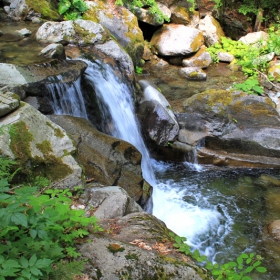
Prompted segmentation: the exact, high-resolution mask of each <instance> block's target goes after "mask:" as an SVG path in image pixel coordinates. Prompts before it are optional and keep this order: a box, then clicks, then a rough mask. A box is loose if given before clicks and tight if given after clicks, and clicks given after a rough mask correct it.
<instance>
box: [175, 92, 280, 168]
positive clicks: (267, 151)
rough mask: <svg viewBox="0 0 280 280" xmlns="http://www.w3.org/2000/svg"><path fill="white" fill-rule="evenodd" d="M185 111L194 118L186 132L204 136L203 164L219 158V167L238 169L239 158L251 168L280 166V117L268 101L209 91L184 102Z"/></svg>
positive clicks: (186, 126)
mask: <svg viewBox="0 0 280 280" xmlns="http://www.w3.org/2000/svg"><path fill="white" fill-rule="evenodd" d="M184 108H185V114H187V116H191V118H192V121H191V122H185V127H184V129H187V130H189V131H190V132H194V133H201V132H203V133H204V135H205V137H204V141H205V148H199V151H200V153H201V160H202V159H203V157H204V159H205V162H206V161H207V160H206V158H208V159H209V162H208V163H210V162H213V161H215V160H214V158H215V156H214V154H217V159H218V161H217V162H216V164H223V165H233V164H234V162H235V161H236V163H235V164H236V165H238V158H239V160H240V161H239V164H240V165H242V164H244V166H248V167H249V166H267V167H269V166H272V167H276V166H279V164H280V160H279V155H280V150H279V147H280V142H279V139H280V129H279V124H280V123H279V122H280V117H279V115H278V113H277V111H276V108H275V105H274V103H273V102H272V101H271V100H270V99H269V98H266V97H260V96H253V95H247V94H245V93H242V92H237V91H224V90H220V91H219V90H208V91H205V92H203V93H200V94H197V95H194V96H192V97H190V98H189V99H187V100H185V102H184ZM263 116H266V117H265V118H264V117H263ZM177 118H179V117H177ZM179 122H180V120H179ZM180 123H181V122H180ZM209 150H210V151H209ZM211 158H212V159H211ZM245 162H247V164H246V163H245Z"/></svg>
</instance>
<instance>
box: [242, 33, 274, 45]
mask: <svg viewBox="0 0 280 280" xmlns="http://www.w3.org/2000/svg"><path fill="white" fill-rule="evenodd" d="M268 37H269V35H268V34H267V33H266V32H264V31H259V32H252V33H248V34H247V35H245V36H243V37H241V38H240V39H239V40H238V41H240V42H242V43H244V44H246V45H252V44H256V43H258V42H262V41H266V40H267V39H268Z"/></svg>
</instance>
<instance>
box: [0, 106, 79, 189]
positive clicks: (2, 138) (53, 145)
mask: <svg viewBox="0 0 280 280" xmlns="http://www.w3.org/2000/svg"><path fill="white" fill-rule="evenodd" d="M0 125H1V126H2V130H3V134H2V135H0V151H1V155H2V156H7V157H10V158H13V159H15V160H16V162H17V163H18V165H19V166H20V167H21V168H20V170H19V171H18V173H17V176H23V177H24V178H25V179H26V178H29V177H33V178H35V177H36V176H38V175H40V176H44V177H47V178H49V179H50V180H51V181H53V182H54V183H55V186H56V187H61V188H72V187H74V186H77V185H81V184H82V168H81V167H80V166H79V165H78V164H77V162H76V161H75V159H74V158H73V156H72V155H71V154H72V153H74V152H75V147H74V146H73V143H72V140H71V139H70V138H69V137H68V135H67V134H66V132H65V131H64V130H63V129H62V128H61V127H59V126H58V125H56V124H54V123H52V122H51V121H50V120H49V119H48V118H47V117H45V116H44V115H42V114H41V113H40V112H38V111H37V110H36V109H34V108H33V107H32V106H30V105H28V104H26V103H22V104H21V106H20V107H19V108H18V109H17V110H15V111H14V112H13V113H10V114H9V115H7V116H6V117H3V118H1V119H0ZM23 181H24V180H23Z"/></svg>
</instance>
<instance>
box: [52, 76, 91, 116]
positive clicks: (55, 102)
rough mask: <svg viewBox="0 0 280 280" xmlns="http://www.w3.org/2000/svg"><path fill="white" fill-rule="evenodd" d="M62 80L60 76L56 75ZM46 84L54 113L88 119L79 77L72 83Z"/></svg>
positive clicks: (53, 82)
mask: <svg viewBox="0 0 280 280" xmlns="http://www.w3.org/2000/svg"><path fill="white" fill-rule="evenodd" d="M56 78H57V79H58V80H60V81H61V80H62V77H61V76H57V77H56ZM51 82H52V83H50V84H46V87H47V89H48V91H49V92H50V94H51V98H52V107H53V110H54V113H55V114H56V115H70V116H75V117H80V118H84V119H88V116H87V111H86V106H85V102H84V97H83V94H82V91H81V86H80V84H81V79H80V78H79V79H78V80H77V81H75V82H74V83H72V84H70V85H69V84H65V83H62V82H59V83H57V82H55V81H54V80H53V81H52V80H51Z"/></svg>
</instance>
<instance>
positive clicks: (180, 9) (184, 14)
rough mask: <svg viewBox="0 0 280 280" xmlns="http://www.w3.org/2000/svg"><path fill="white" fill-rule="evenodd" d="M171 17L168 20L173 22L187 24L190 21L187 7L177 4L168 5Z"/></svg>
mask: <svg viewBox="0 0 280 280" xmlns="http://www.w3.org/2000/svg"><path fill="white" fill-rule="evenodd" d="M170 10H171V12H172V13H171V18H170V21H171V22H172V23H175V24H183V25H188V24H189V23H190V21H191V17H190V13H189V8H187V7H184V6H178V5H177V4H176V5H174V6H171V7H170Z"/></svg>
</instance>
